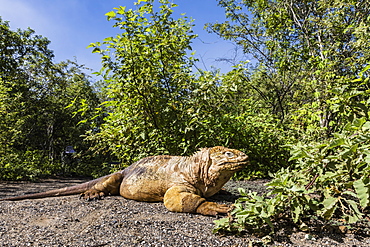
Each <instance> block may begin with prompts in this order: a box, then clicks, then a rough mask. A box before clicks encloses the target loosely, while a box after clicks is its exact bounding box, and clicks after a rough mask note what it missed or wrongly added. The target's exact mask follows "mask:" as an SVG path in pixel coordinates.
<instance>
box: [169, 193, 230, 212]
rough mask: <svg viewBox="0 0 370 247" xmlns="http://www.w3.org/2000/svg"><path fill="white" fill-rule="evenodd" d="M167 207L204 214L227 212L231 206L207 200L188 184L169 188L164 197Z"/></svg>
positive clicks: (176, 210)
mask: <svg viewBox="0 0 370 247" xmlns="http://www.w3.org/2000/svg"><path fill="white" fill-rule="evenodd" d="M163 202H164V205H165V207H166V208H167V209H168V210H170V211H173V212H183V213H199V214H203V215H213V216H215V215H217V214H219V213H222V214H226V213H227V212H228V211H229V207H228V206H227V205H225V204H218V203H215V202H207V201H206V199H205V198H203V197H201V196H199V195H197V194H196V189H193V188H190V187H187V186H173V187H171V188H170V189H169V190H167V192H166V194H165V195H164V199H163Z"/></svg>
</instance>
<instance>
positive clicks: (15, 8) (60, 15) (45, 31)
mask: <svg viewBox="0 0 370 247" xmlns="http://www.w3.org/2000/svg"><path fill="white" fill-rule="evenodd" d="M134 2H135V0H0V6H1V7H0V16H1V17H2V19H3V20H7V21H9V23H10V27H11V29H12V30H15V29H17V28H21V29H26V28H27V27H30V28H32V29H33V30H35V31H36V34H40V35H42V36H44V37H47V38H48V39H49V40H50V41H51V44H50V47H49V48H50V49H51V50H53V51H54V54H55V61H56V62H58V61H63V60H66V59H71V60H73V59H74V57H76V59H77V62H78V63H79V64H85V65H86V66H87V67H89V68H92V69H93V70H99V69H100V56H99V55H98V54H92V53H91V51H92V49H87V48H86V47H87V46H88V45H89V44H90V43H94V42H97V41H102V40H103V39H104V38H106V37H110V36H115V35H116V34H117V33H119V32H120V30H119V29H117V28H112V25H113V24H114V22H113V21H107V18H106V16H105V13H107V12H109V11H111V10H113V8H114V7H118V6H127V7H128V8H135V6H134V5H133V3H134ZM174 2H175V3H176V4H177V5H179V6H178V7H176V8H175V9H174V10H175V13H176V14H180V13H186V16H188V17H192V18H193V19H194V24H195V27H194V32H195V33H196V34H198V35H199V37H198V38H197V39H196V40H195V41H194V43H193V44H192V47H193V50H195V51H196V57H197V58H199V59H201V60H202V61H203V62H200V63H199V64H198V66H199V67H200V68H202V69H211V66H214V67H216V68H221V70H222V72H227V71H228V70H230V67H231V65H230V64H227V63H225V62H217V61H215V60H216V59H217V58H222V57H232V56H233V52H234V51H233V50H234V45H233V44H231V43H230V42H228V41H224V40H222V39H220V38H219V37H218V36H217V35H215V34H209V33H207V32H206V31H205V30H204V29H203V27H204V24H205V23H208V22H215V21H219V22H222V21H224V20H225V17H224V11H223V9H222V8H221V7H219V6H217V2H216V0H175V1H174Z"/></svg>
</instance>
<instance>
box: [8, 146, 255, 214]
mask: <svg viewBox="0 0 370 247" xmlns="http://www.w3.org/2000/svg"><path fill="white" fill-rule="evenodd" d="M247 160H248V156H247V155H245V154H244V153H243V152H241V151H238V150H235V149H229V148H225V147H219V146H217V147H213V148H203V149H201V150H200V151H198V152H197V153H195V154H194V155H192V156H168V155H161V156H151V157H147V158H144V159H141V160H139V161H138V162H136V163H134V164H132V165H131V166H129V167H128V168H126V169H124V170H122V171H119V172H116V173H113V174H111V175H108V176H105V177H102V178H98V179H95V180H92V181H90V182H87V183H84V184H81V185H77V186H73V187H67V188H63V189H59V190H53V191H49V192H43V193H37V194H31V195H25V196H19V197H12V198H5V199H1V200H20V199H28V198H41V197H47V196H60V195H68V194H76V193H82V194H81V197H83V198H85V199H87V200H92V199H100V198H102V197H104V196H107V195H121V196H123V197H124V198H127V199H132V200H136V201H146V202H156V201H163V202H164V205H165V207H166V208H167V209H168V210H170V211H173V212H187V213H199V214H203V215H217V214H219V213H222V214H224V213H227V212H228V210H229V207H228V206H227V205H222V204H218V203H215V202H208V201H206V199H205V198H207V197H210V196H212V195H214V194H216V193H217V192H218V191H219V190H221V188H222V186H223V185H224V184H225V183H226V182H227V181H228V180H229V179H230V178H231V176H232V175H233V174H234V173H235V172H236V171H238V170H241V169H242V168H243V167H244V166H245V165H246V164H247V163H248V161H247Z"/></svg>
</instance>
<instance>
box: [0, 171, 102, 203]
mask: <svg viewBox="0 0 370 247" xmlns="http://www.w3.org/2000/svg"><path fill="white" fill-rule="evenodd" d="M103 178H104V177H101V178H97V179H94V180H91V181H88V182H85V183H82V184H78V185H74V186H70V187H65V188H60V189H55V190H49V191H45V192H40V193H35V194H28V195H22V196H14V197H8V198H3V199H0V201H18V200H24V199H37V198H44V197H55V196H67V195H76V194H80V193H83V192H85V191H86V190H89V189H91V188H92V187H93V186H94V185H95V184H96V183H98V182H99V181H100V180H102V179H103Z"/></svg>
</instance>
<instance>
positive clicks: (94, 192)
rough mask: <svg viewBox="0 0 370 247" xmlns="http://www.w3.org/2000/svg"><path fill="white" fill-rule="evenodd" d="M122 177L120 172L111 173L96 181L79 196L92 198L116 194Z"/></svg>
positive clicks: (87, 198)
mask: <svg viewBox="0 0 370 247" xmlns="http://www.w3.org/2000/svg"><path fill="white" fill-rule="evenodd" d="M122 179H123V175H122V174H121V173H118V172H117V173H113V174H112V175H109V176H107V177H105V178H103V179H102V180H101V181H99V182H98V183H96V184H95V185H94V186H93V187H92V188H91V189H89V190H87V191H85V192H83V193H82V194H81V197H82V198H84V199H86V200H94V199H101V198H103V197H104V196H107V195H118V194H119V188H120V185H121V182H122Z"/></svg>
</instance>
